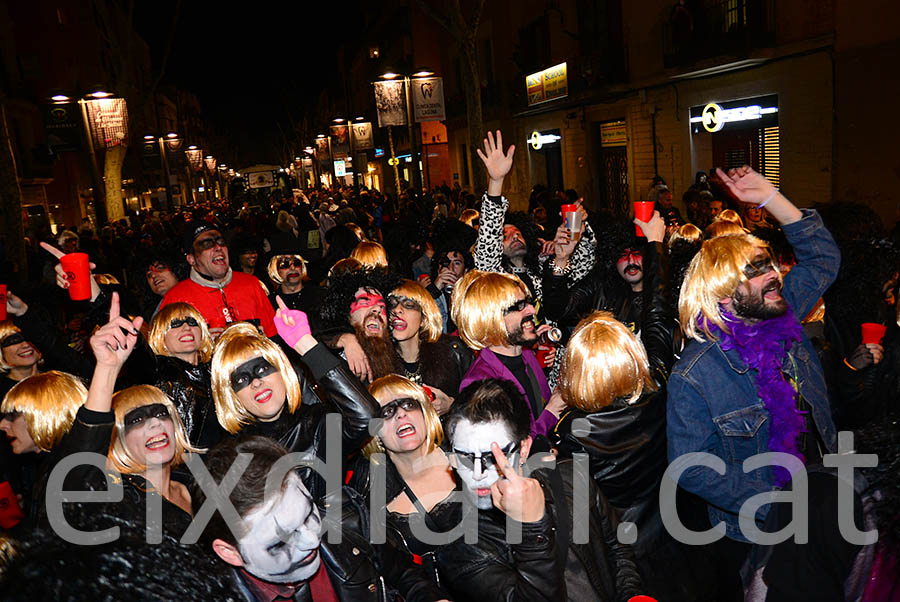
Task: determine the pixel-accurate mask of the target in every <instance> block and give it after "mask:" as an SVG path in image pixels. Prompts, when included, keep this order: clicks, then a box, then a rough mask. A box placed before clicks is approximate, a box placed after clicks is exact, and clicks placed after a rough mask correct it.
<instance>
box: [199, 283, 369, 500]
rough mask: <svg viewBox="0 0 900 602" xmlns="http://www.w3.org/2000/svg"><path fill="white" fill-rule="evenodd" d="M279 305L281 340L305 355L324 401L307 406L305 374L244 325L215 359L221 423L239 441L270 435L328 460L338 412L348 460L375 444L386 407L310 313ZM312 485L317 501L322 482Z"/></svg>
mask: <svg viewBox="0 0 900 602" xmlns="http://www.w3.org/2000/svg"><path fill="white" fill-rule="evenodd" d="M277 301H278V304H279V309H278V311H277V312H276V315H275V316H276V317H275V324H276V328H277V329H278V334H279V335H281V338H282V339H283V340H284V341H285V343H287V345H288V346H290V347H291V348H293V349H294V350H295V351H297V353H299V354H300V356H301V359H302V361H303V363H304V364H306V366H307V368H309V370H310V372H311V373H312V375H313V378H315V380H316V381H317V382H318V384H319V386H320V388H321V391H322V392H323V393H324V395H323V396H322V403H319V404H312V405H310V404H301V390H302V385H301V382H300V380H301V379H302V378H303V376H302V375H298V374H297V372H295V371H294V368H293V367H292V366H291V364H290V362H289V361H288V358H287V356H286V355H285V354H284V351H282V350H281V348H280V347H279V346H278V345H276V344H275V343H274V342H272V341H271V340H269V339H268V338H266V337H265V336H264V335H262V334H260V333H259V331H258V330H257V329H256V327H254V326H253V325H252V324H249V323H237V324H233V325H231V326H229V327H228V328H227V329H226V330H225V332H224V333H222V336H221V337H220V338H219V341H218V342H217V343H216V350H215V352H214V353H213V360H212V391H213V399H214V400H215V404H216V415H217V416H218V418H219V423H220V424H221V425H222V427H223V428H224V429H225V430H226V431H228V432H229V433H230V434H232V435H234V434H237V433H239V432H240V433H241V434H242V435H245V434H249V435H263V436H266V437H269V438H271V439H274V440H276V441H278V442H279V443H281V444H282V445H283V446H284V447H286V448H287V449H288V450H289V451H292V452H294V451H297V452H305V451H308V452H310V453H312V454H314V455H315V456H317V457H319V458H321V459H322V460H324V459H325V447H326V444H327V441H326V428H325V423H326V421H325V416H326V415H327V414H330V413H338V414H340V415H341V419H342V420H341V429H342V440H341V444H342V448H341V450H342V451H341V453H342V456H343V457H346V456H347V455H349V454H352V453H353V452H354V451H356V450H358V449H359V448H360V447H362V445H363V444H364V443H366V442H367V441H368V440H369V437H370V435H369V430H368V429H369V420H370V419H371V418H372V417H373V416H375V415H376V413H377V410H378V404H377V403H376V402H375V400H374V399H373V398H372V396H371V395H369V393H368V391H366V389H365V388H364V387H363V386H362V384H361V383H360V382H359V379H357V378H356V377H355V376H353V374H352V373H351V372H350V370H349V368H347V366H346V364H344V363H343V362H341V361H340V360H338V358H337V357H335V356H334V355H332V354H331V352H330V351H328V348H327V347H325V346H324V345H322V344H320V343H319V342H318V341H317V340H316V339H315V338H313V336H312V334H311V333H310V328H309V322H308V319H307V317H306V314H304V313H303V312H301V311H298V310H293V309H288V308H287V307H286V306H285V305H284V302H283V301H281V300H280V299H277ZM337 443H338V441H332V442H331V444H337ZM304 480H305V481H306V485H307V487H308V488H309V490H310V493H312V494H313V497H314V498H318V497H319V496H321V495H323V493H324V489H323V488H324V482H323V481H322V480H321V479H320V478H318V477H315V478H314V480H312V481H310V480H309V479H304Z"/></svg>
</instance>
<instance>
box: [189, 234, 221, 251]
mask: <svg viewBox="0 0 900 602" xmlns="http://www.w3.org/2000/svg"><path fill="white" fill-rule="evenodd" d="M194 244H195V245H197V248H198V249H200V250H201V251H209V250H210V249H212V248H213V247H215V246H219V247H224V246H227V245H226V244H225V238H224V237H222V236H219V237H217V238H204V239H203V240H198V241H197V242H195V243H194Z"/></svg>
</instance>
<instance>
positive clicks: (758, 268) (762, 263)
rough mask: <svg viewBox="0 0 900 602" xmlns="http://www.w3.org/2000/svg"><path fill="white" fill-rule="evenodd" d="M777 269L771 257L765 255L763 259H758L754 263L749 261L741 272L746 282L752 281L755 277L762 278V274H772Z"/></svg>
mask: <svg viewBox="0 0 900 602" xmlns="http://www.w3.org/2000/svg"><path fill="white" fill-rule="evenodd" d="M777 269H778V268H777V267H776V265H775V262H774V261H773V260H772V257H771V256H769V255H766V256H765V257H760V258H759V259H756V260H755V261H751V262H750V263H748V264H747V265H745V266H744V267H743V268H742V269H741V271H742V272H743V273H744V276H745V277H746V278H747V280H752V279H753V278H756V277H757V276H762V275H763V274H768V273H769V272H774V271H776V270H777Z"/></svg>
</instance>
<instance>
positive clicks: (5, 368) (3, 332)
mask: <svg viewBox="0 0 900 602" xmlns="http://www.w3.org/2000/svg"><path fill="white" fill-rule="evenodd" d="M17 332H22V331H21V330H20V329H19V327H18V326H16V325H15V324H13V322H12V320H4V321H3V322H0V341H2V340H3V339H5V338H6V337H8V336H9V335H11V334H15V333H17ZM32 347H34V345H32ZM34 351H35V353H38V354H40V352H39V351H38V349H37V347H35V349H34ZM10 370H12V366H10V365H9V364H7V363H6V360H5V359H3V351H2V349H0V372H9V371H10Z"/></svg>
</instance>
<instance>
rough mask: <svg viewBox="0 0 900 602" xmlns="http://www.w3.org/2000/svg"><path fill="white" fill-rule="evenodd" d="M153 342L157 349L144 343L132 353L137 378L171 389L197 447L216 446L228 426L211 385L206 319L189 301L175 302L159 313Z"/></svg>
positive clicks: (152, 325)
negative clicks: (220, 419)
mask: <svg viewBox="0 0 900 602" xmlns="http://www.w3.org/2000/svg"><path fill="white" fill-rule="evenodd" d="M147 343H148V346H149V350H150V351H152V352H153V353H152V355H150V354H148V353H147V349H146V347H144V346H143V345H140V344H139V345H138V348H137V350H136V351H135V352H134V353H133V354H132V355H131V357H130V358H129V361H128V370H129V373H130V374H131V375H132V376H133V377H135V378H134V380H133V381H132V382H135V381H136V382H142V383H152V384H153V385H155V386H156V387H158V388H159V389H160V390H161V391H162V392H163V393H165V394H166V395H168V396H169V397H170V398H171V399H172V402H173V403H174V405H175V408H176V409H177V410H178V415H179V417H180V418H181V421H182V422H183V424H184V428H185V430H186V431H187V435H188V440H189V441H190V442H191V443H192V444H193V445H195V446H197V447H204V448H209V447H212V446H213V445H215V444H216V443H217V442H218V441H219V440H220V439H221V438H222V435H223V432H222V429H221V427H220V426H219V422H218V420H216V413H215V406H214V404H213V400H212V394H211V391H210V386H211V384H210V372H209V360H210V358H211V356H212V347H213V340H212V336H211V335H210V333H209V327H208V326H207V324H206V320H204V319H203V316H202V315H201V314H200V312H199V311H197V310H196V309H194V307H192V306H191V305H188V304H187V303H181V302H176V303H171V304H169V305H166V306H164V307H163V308H162V309H160V310H159V311H158V312H157V313H156V315H155V316H153V321H152V322H150V329H149V332H148V335H147ZM148 355H149V357H148Z"/></svg>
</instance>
